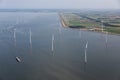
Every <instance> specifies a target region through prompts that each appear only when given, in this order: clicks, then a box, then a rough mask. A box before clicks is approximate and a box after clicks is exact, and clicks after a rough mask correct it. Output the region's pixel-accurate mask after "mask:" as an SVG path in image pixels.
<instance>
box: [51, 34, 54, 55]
mask: <svg viewBox="0 0 120 80" xmlns="http://www.w3.org/2000/svg"><path fill="white" fill-rule="evenodd" d="M51 50H52V53H53V52H54V34H52V46H51ZM53 55H54V53H53Z"/></svg>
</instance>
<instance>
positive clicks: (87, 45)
mask: <svg viewBox="0 0 120 80" xmlns="http://www.w3.org/2000/svg"><path fill="white" fill-rule="evenodd" d="M87 48H88V42H87V43H86V46H85V63H87Z"/></svg>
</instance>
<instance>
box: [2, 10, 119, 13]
mask: <svg viewBox="0 0 120 80" xmlns="http://www.w3.org/2000/svg"><path fill="white" fill-rule="evenodd" d="M87 11H112V12H120V9H0V12H74V13H75V12H87Z"/></svg>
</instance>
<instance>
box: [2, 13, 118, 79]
mask: <svg viewBox="0 0 120 80" xmlns="http://www.w3.org/2000/svg"><path fill="white" fill-rule="evenodd" d="M15 29H16V31H15V37H14V30H15ZM30 29H31V34H32V36H31V41H32V43H30ZM79 33H80V30H75V29H69V28H63V27H62V26H61V24H60V20H59V16H58V14H57V13H22V12H20V13H14V12H13V13H12V12H6V13H2V12H1V13H0V80H120V36H116V35H107V38H108V42H107V43H106V34H101V33H96V32H90V31H81V36H80V34H79ZM52 35H54V41H53V46H54V51H53V52H52V50H51V47H52ZM86 42H88V48H87V63H86V64H85V63H84V53H85V46H86ZM16 56H18V57H19V58H20V59H21V61H22V62H21V63H18V62H17V61H16V59H15V57H16Z"/></svg>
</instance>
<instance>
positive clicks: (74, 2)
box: [0, 0, 120, 9]
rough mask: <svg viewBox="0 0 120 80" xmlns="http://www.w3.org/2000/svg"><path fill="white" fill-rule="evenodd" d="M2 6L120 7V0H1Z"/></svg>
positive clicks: (39, 7) (0, 6) (49, 7)
mask: <svg viewBox="0 0 120 80" xmlns="http://www.w3.org/2000/svg"><path fill="white" fill-rule="evenodd" d="M0 8H15V9H17V8H19V9H23V8H24V9H27V8H32V9H34V8H35V9H51V8H52V9H71V8H72V9H84V8H89V9H118V8H119V9H120V0H0Z"/></svg>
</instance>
